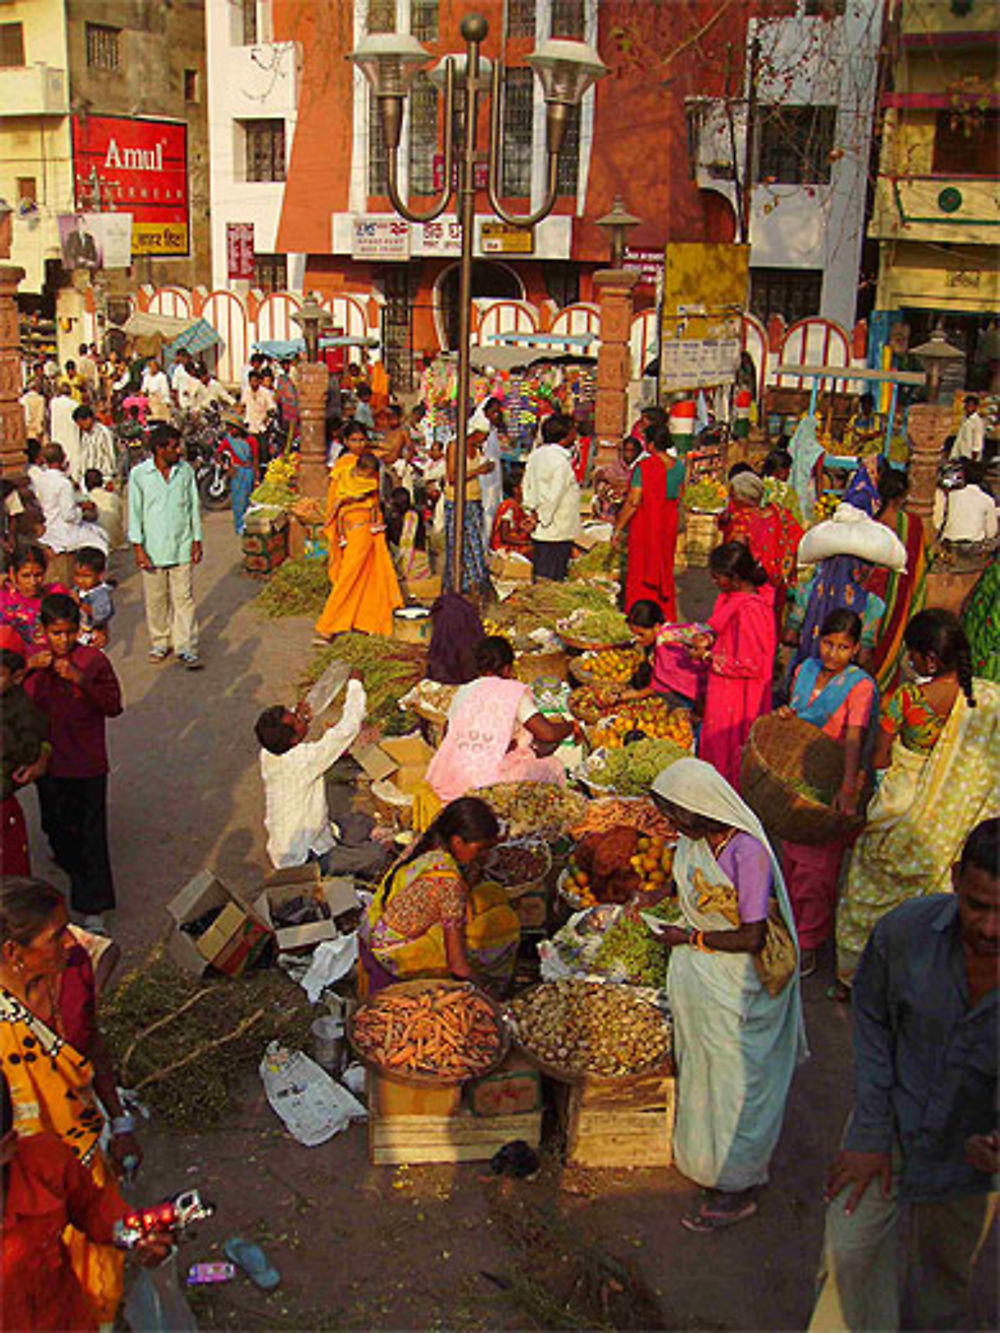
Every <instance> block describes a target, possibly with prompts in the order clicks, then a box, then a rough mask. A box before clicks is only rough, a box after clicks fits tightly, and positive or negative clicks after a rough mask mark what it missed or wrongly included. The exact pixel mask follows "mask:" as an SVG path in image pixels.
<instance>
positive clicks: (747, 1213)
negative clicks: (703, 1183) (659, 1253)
mask: <svg viewBox="0 0 1000 1333" xmlns="http://www.w3.org/2000/svg"><path fill="white" fill-rule="evenodd" d="M725 1198H726V1196H725V1194H719V1193H716V1194H714V1196H713V1195H709V1196H708V1197H706V1198H703V1199H702V1200H701V1201H700V1202H699V1203H698V1204H697V1206H696V1207H695V1208H693V1209H692V1210H691V1212H689V1213H685V1214H684V1216H683V1217H682V1218H681V1226H682V1227H684V1228H685V1229H686V1230H687V1231H694V1232H696V1233H698V1234H700V1235H705V1234H707V1233H709V1232H711V1231H723V1230H724V1229H725V1228H726V1227H733V1226H736V1224H737V1222H745V1221H746V1220H747V1218H750V1217H753V1216H755V1214H756V1212H757V1207H758V1205H757V1200H756V1198H755V1197H754V1196H753V1195H752V1194H749V1195H747V1194H740V1195H732V1196H730V1198H731V1199H732V1202H731V1203H730V1204H729V1205H728V1206H727V1205H725V1204H723V1203H722V1202H721V1200H724V1199H725Z"/></svg>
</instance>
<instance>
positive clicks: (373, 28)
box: [368, 0, 396, 32]
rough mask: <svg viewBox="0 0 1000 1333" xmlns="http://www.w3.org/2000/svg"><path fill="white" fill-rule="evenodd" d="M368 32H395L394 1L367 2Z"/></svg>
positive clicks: (378, 0) (373, 0)
mask: <svg viewBox="0 0 1000 1333" xmlns="http://www.w3.org/2000/svg"><path fill="white" fill-rule="evenodd" d="M368 31H369V32H395V31H396V0H368Z"/></svg>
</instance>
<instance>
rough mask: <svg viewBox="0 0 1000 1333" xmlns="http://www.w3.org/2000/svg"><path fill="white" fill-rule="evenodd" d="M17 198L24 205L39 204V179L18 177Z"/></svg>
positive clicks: (35, 177)
mask: <svg viewBox="0 0 1000 1333" xmlns="http://www.w3.org/2000/svg"><path fill="white" fill-rule="evenodd" d="M17 198H18V202H19V203H22V204H37V203H38V178H37V176H18V178H17Z"/></svg>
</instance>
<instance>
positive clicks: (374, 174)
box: [368, 89, 389, 195]
mask: <svg viewBox="0 0 1000 1333" xmlns="http://www.w3.org/2000/svg"><path fill="white" fill-rule="evenodd" d="M388 192H389V153H388V150H387V148H386V146H385V138H384V136H383V134H382V117H381V116H380V115H379V113H378V98H377V97H375V95H374V93H372V91H371V89H369V90H368V193H369V194H370V195H372V194H388Z"/></svg>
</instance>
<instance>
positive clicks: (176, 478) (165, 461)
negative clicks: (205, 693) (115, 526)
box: [128, 422, 202, 671]
mask: <svg viewBox="0 0 1000 1333" xmlns="http://www.w3.org/2000/svg"><path fill="white" fill-rule="evenodd" d="M150 445H151V447H152V450H153V457H152V458H149V459H147V460H146V462H144V463H140V464H139V466H138V467H135V468H133V469H132V471H131V473H130V474H129V483H128V511H129V522H128V539H129V541H130V542H131V543H132V546H133V548H134V549H135V562H136V564H137V565H138V566H139V568H140V569H141V570H142V586H143V595H144V598H145V603H146V627H147V629H148V630H149V638H150V650H149V656H150V659H151V660H152V661H153V662H163V661H165V660H166V659H167V658H168V657H169V656H170V652H171V648H172V649H173V651H175V652H176V653H177V660H178V661H179V662H182V663H183V665H184V666H185V667H187V669H188V670H189V671H197V670H198V669H199V668H200V667H201V658H200V657H199V656H198V624H197V621H196V620H195V613H194V590H193V586H192V577H191V572H192V568H193V566H194V565H197V564H198V563H199V561H200V560H201V554H202V551H201V504H200V502H199V498H198V485H197V482H196V481H195V475H194V471H193V469H192V468H191V465H190V464H189V463H186V462H184V461H183V460H182V459H181V436H180V431H179V430H178V429H177V427H176V426H172V425H170V424H169V423H168V422H161V423H160V424H158V425H157V426H156V428H155V429H154V431H153V433H152V437H151V439H150Z"/></svg>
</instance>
